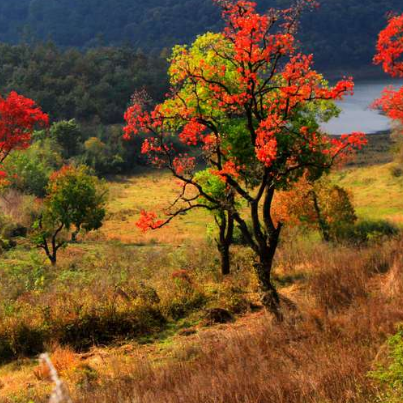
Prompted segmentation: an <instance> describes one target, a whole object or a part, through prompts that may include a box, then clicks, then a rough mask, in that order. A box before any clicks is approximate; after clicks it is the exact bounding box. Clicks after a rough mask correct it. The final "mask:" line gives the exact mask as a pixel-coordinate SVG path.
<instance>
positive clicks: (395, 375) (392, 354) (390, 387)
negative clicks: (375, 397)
mask: <svg viewBox="0 0 403 403" xmlns="http://www.w3.org/2000/svg"><path fill="white" fill-rule="evenodd" d="M387 350H388V351H387V356H386V360H384V361H385V362H384V363H383V364H379V363H378V364H377V369H376V370H374V371H372V372H370V373H369V375H370V377H371V378H373V379H375V380H377V381H378V382H379V383H380V385H381V386H382V392H381V396H380V401H381V402H385V403H399V402H401V401H403V325H401V326H400V327H399V329H398V332H397V334H396V335H394V336H392V337H390V338H389V340H388V344H387Z"/></svg>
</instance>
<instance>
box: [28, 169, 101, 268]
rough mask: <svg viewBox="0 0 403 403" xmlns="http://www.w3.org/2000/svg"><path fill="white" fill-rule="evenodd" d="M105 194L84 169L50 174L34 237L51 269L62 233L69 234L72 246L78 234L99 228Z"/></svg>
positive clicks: (60, 243)
mask: <svg viewBox="0 0 403 403" xmlns="http://www.w3.org/2000/svg"><path fill="white" fill-rule="evenodd" d="M106 194H107V192H106V189H105V187H104V186H103V184H102V183H100V182H99V180H98V179H97V178H96V177H94V176H91V175H89V174H88V172H87V169H86V168H85V167H79V168H74V167H71V166H65V167H63V168H62V169H61V170H60V171H58V172H56V173H55V174H53V176H52V177H51V180H50V183H49V186H48V194H47V196H46V198H45V200H44V202H43V212H42V215H41V217H40V219H39V220H38V221H37V222H36V224H35V229H36V231H35V237H34V240H35V242H36V244H37V245H38V247H40V248H42V249H43V250H44V251H45V253H46V255H47V257H48V258H49V260H50V261H51V263H52V264H53V265H55V264H56V260H57V251H58V250H59V249H60V248H61V247H63V246H64V245H66V237H65V236H63V233H66V232H71V240H72V241H73V242H75V241H76V238H77V235H78V234H79V232H80V231H81V230H84V231H86V232H89V231H93V230H96V229H98V228H100V227H101V226H102V223H103V219H104V217H105V204H106Z"/></svg>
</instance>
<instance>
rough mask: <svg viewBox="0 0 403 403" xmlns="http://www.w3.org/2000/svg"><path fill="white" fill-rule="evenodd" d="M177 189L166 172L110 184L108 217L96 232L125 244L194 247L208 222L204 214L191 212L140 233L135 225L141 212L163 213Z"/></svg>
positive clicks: (203, 237) (146, 174)
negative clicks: (166, 224)
mask: <svg viewBox="0 0 403 403" xmlns="http://www.w3.org/2000/svg"><path fill="white" fill-rule="evenodd" d="M179 191H180V188H179V186H178V185H176V184H175V180H174V179H173V178H172V177H171V175H170V174H169V173H168V172H163V171H161V172H157V173H156V172H155V171H150V172H148V173H144V174H141V175H138V176H134V177H131V178H125V179H122V181H121V182H115V183H111V184H110V204H109V206H108V211H109V217H108V219H107V220H106V223H105V225H104V226H103V228H102V229H101V231H100V233H101V234H102V235H104V237H105V238H106V239H107V240H118V241H120V242H123V243H128V244H138V245H144V244H150V243H151V244H153V243H156V244H170V245H181V244H183V243H184V242H186V243H193V242H195V244H197V242H199V241H201V240H204V239H205V237H206V225H207V223H208V222H211V219H210V217H209V216H208V214H207V213H206V212H203V211H193V212H191V213H190V214H187V215H185V216H181V217H178V218H177V219H176V220H174V221H173V222H172V223H171V224H170V225H169V226H168V227H166V228H162V229H160V230H158V231H149V232H147V233H143V232H141V231H140V230H139V229H138V228H137V227H136V226H135V222H136V221H137V220H138V218H139V215H140V212H141V211H142V210H146V211H154V212H156V213H160V214H161V215H162V216H163V213H162V212H163V211H164V209H166V208H167V207H169V205H170V204H171V203H172V202H173V201H174V200H175V198H176V197H177V195H178V192H179Z"/></svg>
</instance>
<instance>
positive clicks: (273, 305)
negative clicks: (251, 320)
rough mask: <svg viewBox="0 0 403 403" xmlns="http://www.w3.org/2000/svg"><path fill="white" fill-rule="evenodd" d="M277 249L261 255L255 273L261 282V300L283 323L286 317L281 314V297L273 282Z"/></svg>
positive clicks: (270, 248) (271, 249)
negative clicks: (272, 273) (272, 274)
mask: <svg viewBox="0 0 403 403" xmlns="http://www.w3.org/2000/svg"><path fill="white" fill-rule="evenodd" d="M276 249H277V246H276V247H275V248H273V247H268V248H266V250H264V251H261V253H259V261H258V262H257V263H256V264H255V271H256V275H257V278H258V281H259V288H260V299H261V301H262V304H263V306H264V307H265V308H266V309H267V310H268V311H269V312H271V313H272V314H273V315H274V316H275V318H276V320H277V321H279V322H282V321H283V319H284V317H283V314H282V312H281V306H280V296H279V294H278V292H277V290H276V288H275V287H274V285H273V283H272V281H271V271H272V268H273V259H274V254H275V251H276Z"/></svg>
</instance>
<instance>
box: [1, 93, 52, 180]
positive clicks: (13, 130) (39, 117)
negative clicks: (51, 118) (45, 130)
mask: <svg viewBox="0 0 403 403" xmlns="http://www.w3.org/2000/svg"><path fill="white" fill-rule="evenodd" d="M47 124H48V116H47V115H46V114H45V113H43V112H42V110H41V109H40V108H39V107H38V106H37V105H36V104H35V102H34V101H32V100H31V99H29V98H25V97H23V96H21V95H18V94H17V93H16V92H11V93H10V94H9V96H8V97H7V98H2V97H1V96H0V175H1V176H5V172H3V171H2V170H1V166H2V163H3V162H4V160H5V159H6V158H7V157H8V155H9V154H10V153H11V152H12V151H13V150H21V149H25V148H28V147H29V145H30V142H31V135H32V133H33V131H34V129H35V127H37V126H46V125H47Z"/></svg>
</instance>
